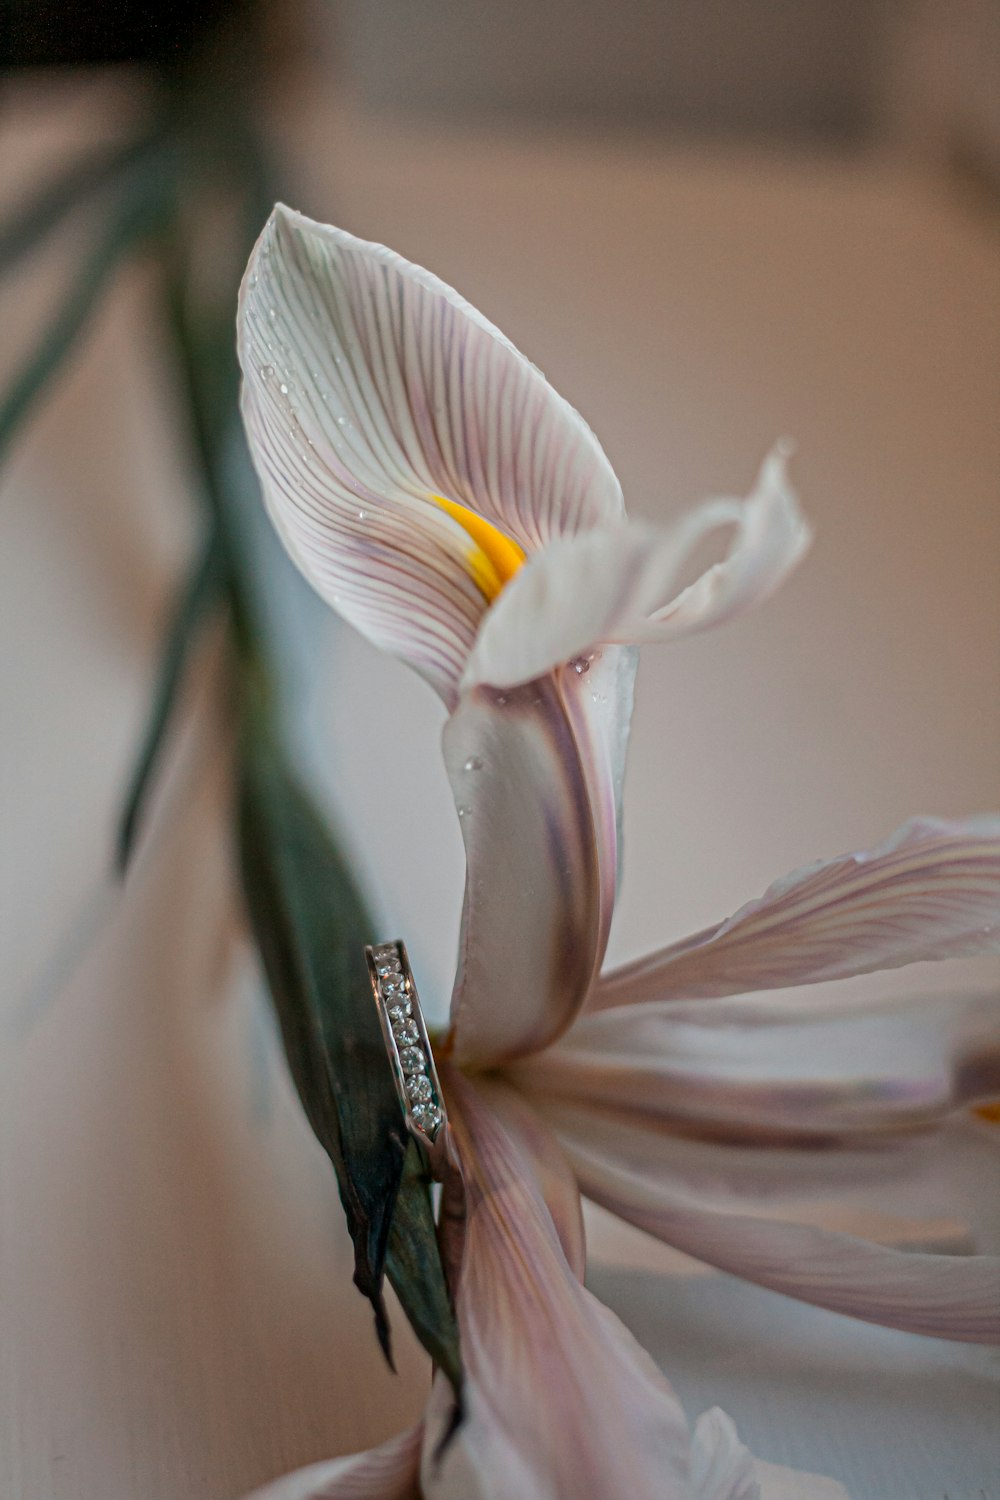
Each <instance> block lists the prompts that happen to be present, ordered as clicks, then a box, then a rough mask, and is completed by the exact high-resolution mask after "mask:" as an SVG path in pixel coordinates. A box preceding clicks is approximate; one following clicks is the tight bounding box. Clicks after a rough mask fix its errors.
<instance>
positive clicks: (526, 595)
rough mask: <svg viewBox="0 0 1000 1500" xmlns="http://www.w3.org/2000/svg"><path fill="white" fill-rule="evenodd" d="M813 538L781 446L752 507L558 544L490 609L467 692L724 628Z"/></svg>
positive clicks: (715, 506) (601, 530)
mask: <svg viewBox="0 0 1000 1500" xmlns="http://www.w3.org/2000/svg"><path fill="white" fill-rule="evenodd" d="M723 530H732V531H733V537H732V540H731V542H730V546H729V551H728V554H727V556H726V557H725V559H724V560H723V561H722V562H718V563H715V564H714V565H713V566H712V567H710V568H708V569H707V570H706V571H705V572H704V573H703V574H702V575H701V576H700V577H699V578H698V579H696V580H695V582H694V583H692V584H690V585H689V586H688V587H686V588H683V589H680V591H679V592H678V589H679V585H680V580H681V579H682V577H683V575H684V572H685V570H686V568H687V567H688V565H689V563H690V560H691V558H692V557H693V555H694V554H695V552H696V551H697V549H698V548H699V547H700V546H701V545H702V544H703V543H704V542H705V540H706V538H707V537H709V536H711V535H712V534H713V533H714V532H716V531H723ZM809 541H810V531H809V527H808V526H807V524H806V522H805V520H804V518H803V516H802V513H801V511H800V510H799V507H798V503H797V501H796V499H795V496H794V494H793V493H792V491H791V489H790V487H789V485H788V483H787V480H786V478H785V472H784V451H783V450H782V449H780V448H779V449H775V450H774V452H773V453H772V454H771V455H770V456H769V457H768V458H767V459H766V460H765V463H764V465H763V468H762V469H761V472H760V475H759V477H758V480H757V484H756V486H755V488H754V491H753V493H752V494H751V495H750V497H749V498H748V499H746V500H742V501H741V500H712V501H708V502H706V504H704V505H703V506H701V507H699V508H697V509H696V510H694V511H692V512H691V514H690V515H688V516H687V517H685V518H684V520H683V521H682V522H681V523H680V524H679V525H677V526H676V527H674V528H672V529H669V530H659V529H656V528H654V527H651V526H644V525H639V524H633V525H624V524H621V525H616V526H603V527H598V528H595V529H593V530H589V531H585V532H583V533H581V534H580V535H578V536H573V537H564V538H562V539H561V540H557V541H553V542H552V543H551V544H550V545H549V546H548V547H547V548H546V549H545V550H544V551H543V552H540V553H539V554H538V555H537V556H534V557H531V558H529V559H528V561H527V563H525V565H524V567H523V568H522V569H521V570H520V572H519V573H518V574H517V575H516V576H515V577H514V578H513V579H512V580H511V582H510V583H509V584H508V585H507V587H506V588H505V589H504V591H503V593H502V594H501V595H500V597H499V598H498V599H497V601H496V602H495V604H494V605H493V606H492V608H491V609H490V610H489V612H488V614H487V615H486V617H485V619H484V621H483V623H482V626H481V629H480V631H479V635H478V638H477V640H476V644H475V647H474V649H473V651H472V654H471V656H470V658H469V661H468V664H467V666H466V669H465V674H464V678H463V686H464V687H465V688H468V687H471V686H473V685H475V684H476V683H489V684H491V685H492V686H494V687H505V686H510V685H511V684H513V683H518V682H526V681H530V680H531V679H532V678H535V677H539V676H541V675H542V673H544V672H546V671H548V670H550V668H552V667H554V666H556V665H558V664H559V663H561V662H566V661H570V660H573V659H574V658H577V657H579V656H581V655H583V654H585V653H586V652H588V651H590V650H593V649H594V648H595V647H597V646H600V645H608V644H612V643H619V644H641V643H643V642H647V641H667V640H671V639H673V638H674V637H675V636H681V635H686V634H689V633H690V632H692V631H696V630H705V629H708V628H709V627H710V626H714V625H719V624H721V623H723V622H724V621H725V620H728V619H729V618H731V617H732V616H734V615H736V614H739V613H741V612H742V611H744V610H746V609H750V608H752V607H753V606H754V605H755V604H758V603H760V602H761V601H762V600H764V599H766V598H767V597H768V596H769V595H770V594H772V593H773V592H774V591H775V589H776V588H778V586H779V585H780V584H781V583H782V582H783V580H784V579H785V578H786V577H787V575H788V574H789V573H790V572H791V570H792V569H793V568H794V567H795V566H796V565H797V563H798V562H799V561H800V559H801V558H802V556H803V555H804V553H805V551H806V549H807V547H808V545H809Z"/></svg>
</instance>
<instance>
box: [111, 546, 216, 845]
mask: <svg viewBox="0 0 1000 1500" xmlns="http://www.w3.org/2000/svg"><path fill="white" fill-rule="evenodd" d="M221 583H222V562H221V558H220V555H219V549H218V546H217V544H216V538H215V534H214V533H213V534H212V536H211V537H210V538H209V541H208V543H207V545H206V546H205V548H204V550H203V552H202V554H201V557H200V558H199V560H198V562H197V563H196V565H195V567H194V569H193V570H192V572H191V574H190V576H189V578H188V579H187V580H186V581H185V584H184V587H183V589H182V590H181V594H180V597H179V598H178V600H177V603H176V605H175V608H174V613H173V617H172V619H171V621H170V625H169V628H168V630H167V636H166V640H165V642H164V646H163V654H162V656H161V658H160V668H159V675H158V678H157V683H156V688H155V691H154V694H153V701H152V705H151V708H150V715H149V721H148V723H147V725H146V731H145V734H144V735H143V739H142V744H141V746H140V748H139V754H138V756H137V757H136V763H135V768H134V770H133V772H132V779H131V781H130V783H129V788H128V794H127V796H126V798H125V805H124V807H123V809H122V815H121V821H120V823H119V827H118V839H117V847H116V866H117V869H118V873H119V875H124V873H125V870H126V868H127V866H128V862H129V858H130V857H131V854H132V850H133V847H134V845H135V838H136V834H137V832H138V829H139V825H140V819H141V814H142V811H143V809H144V807H145V803H146V794H147V793H148V791H149V788H150V785H151V782H152V778H153V772H154V771H155V769H156V765H157V763H158V761H159V757H160V751H161V749H162V747H163V741H164V736H165V734H166V730H167V726H168V724H169V722H170V717H171V713H172V711H173V708H174V704H175V703H176V700H177V694H178V690H179V688H180V685H181V681H182V679H183V675H184V668H185V665H186V664H187V660H188V656H189V654H190V650H191V647H192V645H193V643H194V641H195V639H196V638H197V635H198V627H199V626H200V624H201V622H202V620H203V619H204V616H205V614H206V612H207V611H208V609H209V608H210V607H211V605H212V604H213V603H214V602H215V601H216V600H217V599H218V598H219V591H220V588H221Z"/></svg>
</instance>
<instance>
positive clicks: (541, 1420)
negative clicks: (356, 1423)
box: [423, 1069, 689, 1500]
mask: <svg viewBox="0 0 1000 1500" xmlns="http://www.w3.org/2000/svg"><path fill="white" fill-rule="evenodd" d="M445 1089H446V1092H447V1094H448V1103H449V1110H450V1112H451V1114H452V1118H453V1122H454V1128H455V1133H456V1141H457V1145H458V1150H459V1155H460V1157H461V1162H462V1170H463V1175H464V1178H465V1187H466V1225H465V1245H464V1254H463V1259H462V1271H461V1279H460V1283H459V1287H458V1291H457V1297H456V1305H457V1311H458V1318H459V1327H460V1330H461V1339H462V1357H463V1364H464V1368H465V1372H466V1383H465V1392H464V1397H465V1415H464V1420H463V1422H462V1424H461V1426H460V1427H459V1429H458V1431H457V1433H456V1434H455V1436H454V1438H453V1439H452V1441H451V1442H450V1444H448V1445H447V1446H446V1447H445V1449H444V1451H443V1453H440V1454H439V1453H438V1452H437V1444H438V1442H439V1441H440V1438H441V1436H442V1435H443V1433H444V1432H445V1431H447V1429H448V1426H449V1424H450V1419H451V1413H450V1406H449V1402H448V1397H447V1390H446V1388H445V1386H444V1383H443V1382H442V1381H441V1380H440V1379H439V1380H438V1381H437V1382H436V1389H435V1396H434V1398H433V1399H432V1402H431V1407H430V1409H429V1412H428V1419H427V1420H428V1441H427V1444H426V1446H425V1454H424V1468H423V1487H424V1491H425V1494H426V1496H427V1500H509V1497H510V1496H511V1495H525V1496H531V1497H532V1500H607V1497H608V1496H611V1495H628V1496H629V1497H630V1500H681V1497H683V1500H687V1497H688V1495H689V1490H688V1464H689V1439H688V1430H687V1423H686V1420H685V1418H684V1414H683V1412H682V1410H681V1408H680V1405H679V1403H678V1401H677V1398H676V1396H675V1395H674V1393H673V1391H672V1390H671V1388H670V1386H669V1385H668V1384H667V1382H666V1381H665V1380H664V1379H663V1377H662V1376H661V1375H660V1373H659V1371H658V1370H657V1369H656V1367H655V1366H654V1365H653V1363H652V1361H651V1360H650V1359H649V1357H648V1356H647V1355H646V1354H645V1353H644V1351H643V1350H642V1349H641V1348H640V1347H639V1345H638V1344H637V1343H636V1342H635V1340H634V1339H633V1338H632V1336H631V1334H629V1333H628V1332H627V1330H626V1329H625V1328H624V1327H623V1325H622V1324H621V1323H619V1321H618V1320H617V1318H615V1317H614V1315H613V1314H612V1313H610V1312H609V1311H608V1310H607V1309H606V1308H605V1307H603V1306H602V1305H601V1304H600V1303H599V1302H598V1301H597V1300H596V1299H595V1298H594V1297H593V1296H591V1294H590V1293H589V1292H587V1291H586V1290H585V1289H584V1288H583V1286H581V1284H580V1282H579V1280H578V1278H577V1276H576V1274H575V1273H574V1270H573V1268H572V1267H571V1265H570V1264H569V1262H568V1261H567V1259H566V1256H565V1254H564V1252H563V1248H562V1244H561V1242H560V1237H559V1234H558V1233H557V1231H556V1227H555V1224H554V1222H553V1220H552V1216H551V1214H550V1212H549V1210H548V1208H547V1206H546V1202H545V1198H544V1196H543V1194H542V1191H541V1187H540V1184H539V1181H538V1178H537V1176H536V1172H535V1165H534V1157H533V1153H532V1150H531V1148H530V1145H529V1144H528V1143H526V1140H525V1137H524V1136H523V1134H522V1133H521V1132H520V1131H519V1130H518V1127H517V1122H516V1119H515V1118H514V1117H513V1116H512V1115H508V1116H505V1117H503V1118H501V1114H500V1113H499V1110H500V1109H502V1107H503V1102H502V1096H497V1095H492V1096H491V1094H490V1093H488V1092H487V1091H486V1090H484V1089H481V1087H480V1086H479V1085H477V1084H473V1083H470V1082H467V1081H465V1080H463V1079H461V1078H460V1077H459V1076H457V1075H456V1074H455V1072H454V1070H451V1069H449V1070H447V1074H446V1077H445Z"/></svg>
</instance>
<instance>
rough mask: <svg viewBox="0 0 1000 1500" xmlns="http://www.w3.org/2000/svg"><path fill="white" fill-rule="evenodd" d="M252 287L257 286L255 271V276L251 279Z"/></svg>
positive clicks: (255, 273)
mask: <svg viewBox="0 0 1000 1500" xmlns="http://www.w3.org/2000/svg"><path fill="white" fill-rule="evenodd" d="M250 285H251V286H256V285H257V272H256V271H254V273H253V275H252V276H251V277H250Z"/></svg>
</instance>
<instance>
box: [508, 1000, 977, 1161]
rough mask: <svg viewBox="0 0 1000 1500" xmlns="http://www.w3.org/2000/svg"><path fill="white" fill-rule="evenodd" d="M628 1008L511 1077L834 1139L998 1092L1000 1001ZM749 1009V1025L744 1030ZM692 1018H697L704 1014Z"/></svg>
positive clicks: (691, 1127) (734, 1126)
mask: <svg viewBox="0 0 1000 1500" xmlns="http://www.w3.org/2000/svg"><path fill="white" fill-rule="evenodd" d="M674 1009H675V1007H672V1006H670V1005H642V1006H626V1007H621V1008H618V1009H615V1010H608V1011H604V1012H602V1013H600V1014H598V1015H595V1016H590V1017H588V1018H586V1019H584V1020H582V1021H580V1022H578V1023H577V1025H575V1026H574V1027H573V1030H572V1031H571V1032H570V1034H569V1035H568V1036H566V1037H563V1039H562V1040H561V1041H560V1042H558V1043H557V1044H556V1045H555V1046H554V1047H550V1048H548V1049H547V1050H546V1051H545V1052H542V1053H539V1054H537V1055H536V1056H535V1057H530V1058H526V1059H524V1060H523V1061H522V1062H521V1063H518V1064H516V1065H515V1066H514V1067H513V1068H512V1069H511V1076H512V1077H513V1079H514V1080H515V1082H516V1083H517V1085H518V1087H520V1088H522V1089H524V1090H525V1091H526V1092H528V1093H529V1094H530V1095H532V1096H534V1097H537V1098H539V1099H550V1100H551V1099H565V1100H567V1101H568V1102H570V1103H577V1104H589V1105H592V1106H594V1107H597V1108H601V1109H606V1110H610V1111H613V1112H615V1113H616V1114H618V1115H624V1116H631V1117H633V1118H635V1119H636V1120H637V1121H640V1122H641V1121H646V1122H652V1121H656V1122H657V1124H658V1125H661V1126H663V1127H664V1128H666V1129H669V1128H673V1129H675V1130H676V1131H677V1132H678V1133H680V1134H686V1135H699V1136H701V1137H703V1138H708V1139H720V1140H726V1139H732V1140H744V1141H747V1140H756V1141H762V1142H763V1141H767V1142H772V1143H773V1142H777V1141H779V1140H789V1141H792V1142H800V1141H806V1140H810V1139H811V1140H814V1141H815V1140H831V1139H834V1140H835V1139H838V1138H843V1137H848V1136H849V1137H855V1136H860V1135H866V1134H871V1133H872V1132H885V1131H898V1130H902V1129H916V1128H920V1127H925V1126H927V1125H930V1124H932V1123H934V1122H936V1121H938V1120H940V1119H941V1118H942V1117H943V1116H944V1115H946V1114H948V1113H949V1112H950V1111H951V1110H954V1109H956V1108H959V1107H960V1106H963V1105H968V1104H971V1103H974V1102H976V1101H977V1100H983V1099H988V1098H991V1097H994V1096H995V1095H996V1094H997V1093H998V1092H1000V996H971V997H970V996H964V997H946V998H935V999H927V1000H924V1001H922V1002H909V1003H899V1002H897V1003H895V1004H892V1005H882V1006H880V1007H877V1008H876V1007H868V1008H867V1009H865V1010H855V1011H851V1012H848V1013H847V1014H844V1015H837V1014H836V1013H827V1014H825V1015H821V1016H817V1015H816V1014H814V1013H811V1012H810V1011H809V1010H808V1009H806V1008H804V1007H800V1008H799V1010H798V1012H797V1013H789V1014H787V1015H786V1016H785V1017H784V1018H783V1019H782V1020H780V1021H779V1020H778V1019H777V1018H776V1017H773V1016H771V1017H770V1018H769V1019H768V1020H767V1021H761V1020H760V1018H759V1016H758V1014H757V1010H756V1007H755V1002H754V1001H753V1000H752V999H747V997H742V999H741V1000H740V1001H733V1002H732V1004H731V1005H730V1006H729V1007H727V1014H728V1024H726V1025H717V1024H713V1023H712V1022H711V1020H708V1021H707V1023H706V1024H700V1022H699V1020H698V1013H699V1011H700V1012H701V1014H702V1015H706V1016H707V1017H711V1016H712V1013H713V1011H714V1007H708V1006H701V1007H697V1006H691V1007H688V1008H687V1009H686V1012H685V1014H683V1015H682V1016H680V1017H678V1016H676V1015H675V1014H674ZM741 1010H742V1012H743V1013H744V1015H745V1020H744V1022H743V1024H740V1022H739V1016H740V1012H741ZM692 1012H693V1013H692Z"/></svg>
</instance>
